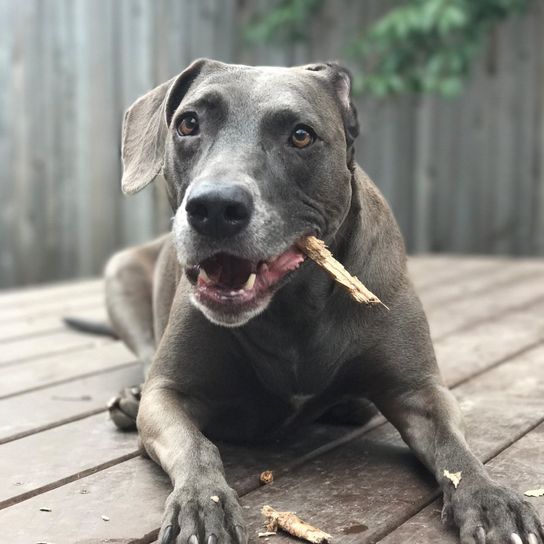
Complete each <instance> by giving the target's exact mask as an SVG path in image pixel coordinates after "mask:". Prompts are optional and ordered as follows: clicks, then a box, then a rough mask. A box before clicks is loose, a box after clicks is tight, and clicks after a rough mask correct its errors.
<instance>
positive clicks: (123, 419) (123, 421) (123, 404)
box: [108, 385, 142, 431]
mask: <svg viewBox="0 0 544 544" xmlns="http://www.w3.org/2000/svg"><path fill="white" fill-rule="evenodd" d="M141 396H142V387H141V386H140V385H135V386H133V387H126V388H125V389H123V390H122V391H121V392H120V393H119V395H117V396H116V397H113V398H112V399H111V400H110V401H109V402H108V410H109V413H110V417H111V420H112V421H113V423H114V424H115V426H116V427H117V428H118V429H121V430H122V431H134V430H136V417H137V415H138V408H139V407H140V399H141Z"/></svg>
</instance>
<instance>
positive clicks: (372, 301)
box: [297, 236, 389, 310]
mask: <svg viewBox="0 0 544 544" xmlns="http://www.w3.org/2000/svg"><path fill="white" fill-rule="evenodd" d="M297 246H298V248H299V249H300V250H301V251H303V252H304V253H305V254H306V255H307V256H308V257H309V258H310V259H312V261H314V262H315V263H316V264H318V265H319V266H321V268H323V269H324V270H325V271H326V272H327V273H328V274H329V275H330V276H331V277H332V278H333V279H334V281H336V282H337V283H339V284H340V285H341V286H342V287H343V288H344V289H346V291H347V292H348V293H349V294H350V295H351V297H352V298H353V299H354V300H356V301H357V302H359V303H361V304H369V305H376V304H381V305H382V306H384V307H385V308H387V306H386V305H385V304H384V303H383V302H382V301H381V300H380V299H379V298H378V297H377V296H376V295H375V294H374V293H372V292H371V291H369V290H368V289H367V288H366V287H365V286H364V285H363V284H362V282H361V281H360V280H359V278H357V276H352V275H351V274H350V273H349V272H348V271H347V270H346V269H345V268H344V265H343V264H342V263H341V262H339V261H337V260H336V259H335V258H334V257H333V256H332V253H331V252H330V251H329V249H328V248H327V246H326V245H325V242H323V240H320V239H319V238H316V237H315V236H306V237H305V238H301V239H300V240H299V241H298V242H297ZM387 309H388V310H389V308H387Z"/></svg>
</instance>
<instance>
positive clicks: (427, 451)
mask: <svg viewBox="0 0 544 544" xmlns="http://www.w3.org/2000/svg"><path fill="white" fill-rule="evenodd" d="M376 402H377V404H378V405H379V408H380V409H381V410H382V412H383V413H384V415H385V416H386V417H387V418H388V419H389V420H390V421H391V422H392V423H393V424H394V425H395V426H396V427H397V429H398V430H399V432H400V433H401V435H402V437H403V439H404V440H405V442H406V443H407V444H408V445H409V446H410V447H411V448H412V450H413V451H414V452H415V453H416V455H417V456H418V457H419V459H420V460H421V461H422V462H423V463H424V464H425V465H426V466H427V467H428V468H429V470H431V471H432V472H433V474H434V475H435V477H436V479H437V481H438V482H439V484H440V486H441V488H442V491H443V493H444V508H443V520H444V521H449V522H452V523H454V524H455V525H457V527H458V528H459V530H460V537H461V542H462V544H483V543H485V544H499V543H500V544H510V543H511V544H522V543H523V544H525V543H527V544H540V543H541V542H542V539H544V530H543V528H542V525H541V523H540V522H539V520H538V517H537V514H536V513H535V511H534V509H533V508H532V505H531V504H529V503H528V502H526V501H524V500H523V499H522V498H521V497H520V496H519V495H518V494H517V493H515V492H513V491H512V490H510V489H508V488H507V487H504V486H501V485H499V484H497V483H495V482H494V481H493V480H491V478H490V477H489V476H488V474H487V472H486V470H485V468H484V466H483V465H482V463H481V462H480V461H479V460H478V459H477V458H476V456H475V455H474V454H473V453H472V452H471V450H470V448H469V446H468V444H467V442H466V440H465V437H464V429H463V421H462V416H461V413H460V410H459V408H458V405H457V402H456V401H455V399H454V398H453V395H452V394H451V393H450V392H449V391H448V389H447V388H446V387H444V386H443V385H442V384H440V383H431V384H429V385H427V386H424V387H421V388H419V389H416V390H410V391H407V392H402V393H398V394H397V395H394V396H393V395H390V394H385V395H382V396H381V398H379V399H376ZM445 470H447V471H449V472H450V473H453V472H461V482H460V483H459V485H458V487H457V488H455V486H454V485H453V483H452V481H451V480H450V479H449V478H447V477H446V476H445V475H444V471H445Z"/></svg>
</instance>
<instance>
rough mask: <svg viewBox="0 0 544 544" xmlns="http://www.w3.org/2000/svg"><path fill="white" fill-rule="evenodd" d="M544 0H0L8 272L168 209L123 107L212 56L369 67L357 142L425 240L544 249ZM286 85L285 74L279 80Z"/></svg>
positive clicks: (91, 247) (418, 247)
mask: <svg viewBox="0 0 544 544" xmlns="http://www.w3.org/2000/svg"><path fill="white" fill-rule="evenodd" d="M543 8H544V6H543V2H542V0H532V1H531V0H409V1H408V0H407V1H405V2H392V1H384V0H279V1H254V2H250V1H249V0H217V1H213V0H17V1H15V0H0V165H1V170H0V287H11V286H17V285H24V284H31V283H39V282H44V281H50V280H58V279H63V278H72V277H79V276H91V275H95V274H98V273H100V272H101V270H102V267H103V264H104V262H105V259H106V258H107V256H108V255H109V254H111V253H112V252H113V251H115V250H116V249H117V248H120V247H123V246H126V245H129V244H134V243H137V242H140V241H144V240H147V239H150V238H152V237H153V236H155V235H156V234H158V233H160V232H163V231H164V230H166V229H167V228H168V226H169V220H170V216H171V215H172V213H171V210H170V209H169V208H168V206H167V205H166V203H165V200H164V196H163V193H162V187H161V183H160V182H159V183H155V184H154V185H155V186H154V187H153V188H152V189H147V190H145V191H143V192H142V193H140V194H138V195H135V196H132V197H126V196H123V195H122V194H121V190H120V178H121V162H120V133H121V123H122V116H123V111H124V110H125V109H126V108H127V107H128V106H129V105H130V104H131V103H132V102H133V101H134V100H135V99H136V98H137V97H138V96H140V95H141V94H143V93H145V92H146V91H148V90H149V89H151V88H152V87H154V86H156V85H157V84H159V83H161V82H163V81H165V80H167V79H169V78H170V77H172V76H173V75H175V74H177V73H179V72H180V71H182V69H183V68H184V67H185V66H187V65H188V64H189V63H190V62H191V61H192V60H193V59H195V58H197V57H203V56H207V57H213V58H216V59H219V60H223V61H227V62H239V63H247V64H272V65H292V64H303V63H307V62H313V61H319V60H331V59H334V60H338V61H340V62H342V63H343V64H345V65H347V66H348V67H349V68H350V69H351V70H352V72H353V74H354V84H355V90H356V93H357V96H356V103H357V104H358V110H359V118H360V122H361V128H362V131H361V136H360V137H359V139H358V142H357V157H358V161H359V162H360V164H361V165H362V166H363V168H364V169H365V170H366V171H367V172H368V173H369V174H370V176H371V177H372V178H373V179H374V181H375V182H376V183H377V184H378V186H379V187H380V188H381V190H382V191H383V193H384V194H385V196H386V198H387V199H388V201H389V202H390V204H391V206H392V207H393V209H394V212H395V215H396V217H397V220H398V222H399V224H400V227H401V229H402V231H403V233H404V236H405V239H406V243H407V246H408V249H409V251H411V252H413V253H417V252H449V253H485V254H487V253H494V254H512V255H540V256H543V255H544V9H543ZM272 91H273V90H272Z"/></svg>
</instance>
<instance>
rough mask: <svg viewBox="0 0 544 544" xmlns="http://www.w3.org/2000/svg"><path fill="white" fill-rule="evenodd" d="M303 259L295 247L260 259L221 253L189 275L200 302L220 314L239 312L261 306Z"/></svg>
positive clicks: (203, 262)
mask: <svg viewBox="0 0 544 544" xmlns="http://www.w3.org/2000/svg"><path fill="white" fill-rule="evenodd" d="M303 261H304V254H303V253H302V252H301V251H300V250H299V249H298V248H296V247H295V246H291V247H290V248H289V249H287V250H286V251H284V252H283V253H282V254H281V255H278V256H277V257H275V258H273V259H271V260H262V261H258V262H253V261H249V260H247V259H242V258H240V257H236V256H234V255H229V254H227V253H218V254H216V255H214V256H213V257H210V258H209V259H206V260H204V261H202V262H201V263H199V264H198V265H196V266H192V267H189V268H187V269H186V274H187V277H188V278H189V281H190V282H191V283H192V284H193V285H194V286H195V292H194V296H195V298H196V300H197V301H198V302H200V303H201V304H203V305H204V306H206V307H208V308H210V309H212V310H217V311H220V312H221V313H224V312H227V313H231V314H232V313H236V314H238V313H241V312H245V311H250V310H254V309H256V308H258V307H259V306H260V305H261V303H262V302H264V301H265V300H267V299H268V298H269V297H270V296H271V295H272V293H273V292H274V290H275V289H276V288H278V287H279V285H280V284H281V283H282V280H283V279H284V278H286V276H287V275H288V274H289V272H292V271H293V270H296V269H297V268H298V267H299V266H300V265H301V263H302V262H303Z"/></svg>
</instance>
